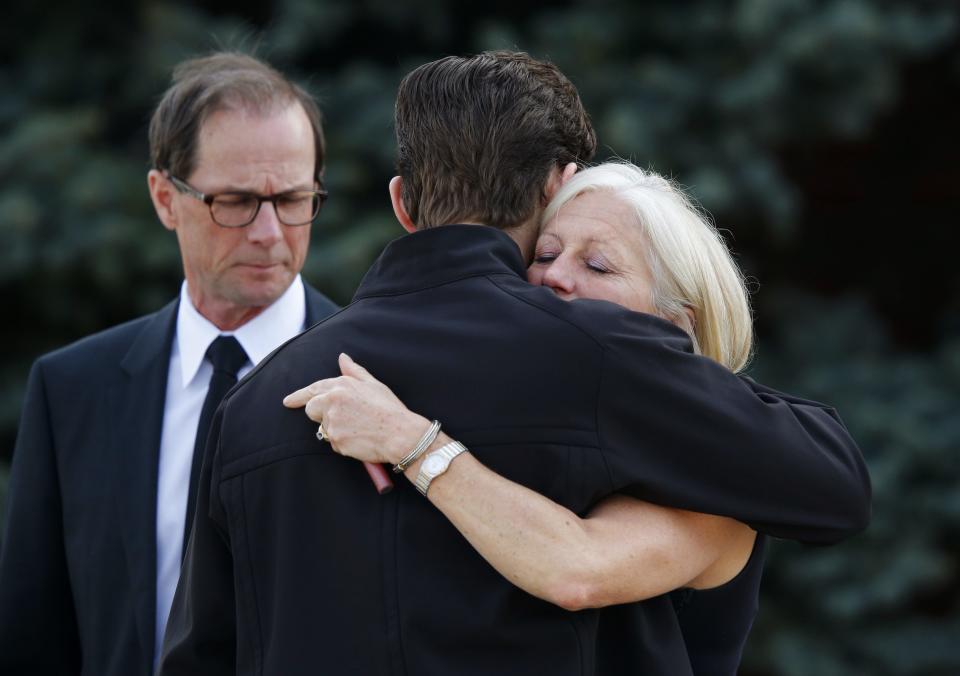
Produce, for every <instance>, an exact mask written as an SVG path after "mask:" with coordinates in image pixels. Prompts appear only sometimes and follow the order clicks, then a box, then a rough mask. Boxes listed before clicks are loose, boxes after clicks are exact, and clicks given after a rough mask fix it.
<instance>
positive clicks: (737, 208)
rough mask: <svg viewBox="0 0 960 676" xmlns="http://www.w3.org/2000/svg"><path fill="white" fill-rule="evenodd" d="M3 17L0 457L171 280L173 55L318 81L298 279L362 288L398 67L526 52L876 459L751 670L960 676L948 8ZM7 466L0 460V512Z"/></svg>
mask: <svg viewBox="0 0 960 676" xmlns="http://www.w3.org/2000/svg"><path fill="white" fill-rule="evenodd" d="M5 13H6V15H7V16H6V20H5V22H4V26H3V27H2V28H0V55H2V56H3V57H4V58H2V59H0V64H4V65H2V66H0V87H2V90H3V92H4V94H3V97H0V179H2V180H0V238H2V239H0V243H2V245H0V288H2V291H3V298H4V301H5V302H6V303H7V305H8V308H10V309H11V313H10V315H11V316H12V319H11V320H10V321H8V322H6V323H5V328H4V331H3V335H2V338H3V348H4V349H3V354H4V359H3V361H2V363H0V455H6V456H7V457H9V453H10V451H11V450H12V447H13V441H14V437H15V433H16V425H17V417H18V415H19V409H20V402H21V399H22V395H23V388H24V385H25V382H26V375H27V371H28V369H29V365H30V363H31V361H32V360H33V359H35V358H36V357H37V356H39V355H40V354H42V353H43V352H45V351H48V350H50V349H53V348H55V347H57V346H61V345H64V344H66V343H68V342H70V341H72V340H75V339H77V338H79V337H81V336H83V335H86V334H89V333H91V332H94V331H96V330H99V329H102V328H105V327H107V326H110V325H112V324H116V323H118V322H121V321H124V320H127V319H130V318H133V317H135V316H138V315H141V314H143V313H145V312H149V311H152V310H154V309H157V308H158V307H160V306H161V305H162V304H164V303H165V302H166V301H167V300H168V299H170V298H171V297H173V296H174V295H175V294H176V292H177V288H178V285H179V282H180V278H181V273H180V268H179V254H178V252H177V248H176V242H175V240H174V238H173V236H172V235H171V234H170V233H168V232H166V231H165V230H164V229H163V228H162V227H161V226H160V224H159V223H158V222H157V220H156V217H155V216H154V214H153V211H152V207H151V205H150V202H149V199H148V195H147V190H146V171H147V169H148V154H147V146H146V126H147V121H148V119H149V116H150V113H151V109H152V106H153V105H154V103H155V102H156V100H157V98H158V97H159V95H160V93H161V92H162V91H163V89H164V88H165V87H166V84H167V82H168V79H169V76H170V71H171V68H172V66H173V65H174V64H175V63H176V62H177V61H179V60H181V59H183V58H186V57H188V56H192V55H195V54H198V53H204V52H207V51H210V50H212V49H216V48H242V49H245V50H248V51H249V50H254V51H256V53H258V54H259V55H260V56H262V57H265V58H266V59H268V60H269V61H271V62H272V63H274V65H276V66H278V67H279V68H281V69H282V70H284V71H286V72H288V73H290V74H292V75H294V76H295V77H297V78H298V79H300V80H301V81H302V82H304V83H305V84H306V85H307V86H308V88H310V89H311V90H312V91H314V92H315V93H317V94H318V95H319V97H320V99H321V102H322V107H323V109H324V113H325V116H326V128H327V136H328V141H329V162H328V168H327V183H328V187H329V189H330V192H331V199H330V201H329V203H328V205H327V206H326V207H325V209H324V212H323V214H322V216H321V218H320V220H319V222H318V223H317V224H316V225H315V226H314V237H313V244H312V248H311V253H310V257H309V259H308V263H307V267H306V269H305V276H306V278H307V279H308V280H310V281H311V282H312V283H313V284H315V285H316V286H318V287H319V288H321V289H323V290H324V291H326V292H327V293H329V294H330V295H332V296H333V297H334V298H336V299H337V300H339V301H341V302H347V301H348V300H349V298H350V296H351V294H352V291H353V289H354V288H355V287H356V285H357V283H358V282H359V280H360V278H361V276H362V274H363V272H364V270H365V269H366V267H367V266H368V265H369V263H370V262H371V260H372V259H373V257H374V256H375V255H376V254H377V253H378V252H379V250H380V249H381V248H382V246H383V244H384V243H386V242H387V241H389V240H390V239H391V238H393V237H395V236H398V235H399V234H400V230H399V227H398V226H397V225H396V223H395V222H394V220H393V217H392V214H391V212H390V209H389V204H388V200H387V194H386V185H387V181H388V180H389V178H390V176H391V175H392V164H393V155H394V140H393V136H392V129H391V118H392V106H393V98H394V94H395V91H396V86H397V84H398V83H399V81H400V78H401V77H402V76H403V74H404V73H406V72H407V71H409V70H410V69H411V68H413V67H415V66H417V65H419V64H420V63H423V62H425V61H428V60H431V59H434V58H438V57H440V56H443V55H446V54H451V53H469V52H476V51H480V50H484V49H493V48H520V49H524V50H527V51H530V52H531V53H533V54H534V55H536V56H540V57H548V58H551V59H552V60H554V61H555V62H556V63H557V64H558V65H559V66H560V67H561V69H563V70H564V72H566V73H567V74H568V75H569V76H570V77H571V79H572V80H573V81H574V82H575V83H576V84H577V86H578V87H579V89H580V92H581V94H582V96H583V99H584V101H585V103H586V105H587V107H588V109H589V110H590V111H591V114H592V116H593V119H594V121H595V123H596V126H597V129H598V132H599V136H600V141H601V148H602V150H601V152H600V153H599V155H598V159H606V158H607V157H609V156H613V155H616V156H620V157H627V158H630V159H632V160H634V161H635V162H637V163H639V164H641V165H644V166H647V165H649V166H651V167H653V168H655V169H656V170H658V171H660V172H662V173H666V174H669V175H672V176H675V177H676V178H677V179H678V180H680V181H681V182H682V183H683V184H685V185H686V186H688V187H689V189H690V191H691V193H692V194H694V195H695V196H696V197H698V198H699V199H700V200H701V201H702V202H703V203H704V205H705V206H706V207H707V209H708V210H710V211H711V212H712V214H713V215H714V217H715V219H716V221H717V223H718V225H719V226H720V227H721V229H723V230H724V231H725V233H726V234H727V235H728V237H729V238H730V240H731V243H732V245H733V248H734V249H735V250H736V252H737V254H738V255H739V257H740V260H741V263H742V265H743V266H744V268H745V271H746V272H747V274H748V275H750V276H751V279H752V286H753V287H754V288H755V291H756V294H755V301H756V305H757V312H756V316H757V325H758V331H759V334H760V338H761V340H760V346H759V351H758V354H759V356H758V359H757V362H756V364H755V366H754V369H753V374H754V375H756V376H757V377H758V378H760V379H761V380H764V381H765V382H768V383H769V384H771V385H773V386H775V387H780V388H782V389H786V390H789V391H793V392H796V393H798V394H802V395H805V396H809V397H812V398H816V399H821V400H824V401H829V402H831V403H833V404H835V405H836V406H837V408H838V409H839V410H840V412H841V414H842V416H843V417H844V419H845V421H846V422H847V424H848V425H849V427H850V428H851V430H853V432H854V434H855V436H856V437H857V439H858V440H859V441H860V443H861V445H862V447H863V449H864V452H865V454H866V456H867V459H868V462H869V464H870V467H871V472H872V475H873V479H874V487H875V506H874V510H875V516H874V521H873V524H872V525H871V527H870V529H869V530H868V531H867V532H866V533H865V534H863V535H862V536H859V537H858V538H856V539H854V540H853V541H851V542H850V543H848V544H845V545H843V546H839V547H835V548H831V549H823V550H820V549H806V548H802V547H800V546H797V545H791V544H779V545H777V546H774V547H773V550H772V553H771V557H770V564H769V566H768V568H767V576H766V581H765V591H764V601H763V604H762V607H761V615H760V619H759V621H758V625H757V627H756V630H755V634H754V637H753V638H752V640H751V642H750V643H749V645H748V653H747V656H746V660H745V665H744V669H743V673H744V674H752V675H753V676H758V675H760V674H765V675H772V674H779V675H782V676H794V675H799V674H818V675H825V676H829V675H832V674H896V675H900V674H955V673H960V646H958V645H957V641H956V640H955V639H956V637H957V636H960V600H958V597H960V572H958V571H960V565H958V564H960V561H958V559H960V551H958V549H960V548H958V545H957V542H958V541H960V540H958V538H957V535H958V533H957V530H958V524H960V519H958V516H960V490H958V487H960V455H958V450H960V417H958V416H957V415H956V413H955V412H956V411H957V410H958V409H960V387H958V383H960V319H958V317H960V279H958V276H957V275H956V272H955V263H954V262H953V256H952V248H951V247H950V246H949V243H950V240H949V235H947V234H944V233H949V232H951V231H952V230H953V229H955V222H956V216H955V209H954V208H953V205H955V203H956V197H955V194H956V188H955V186H956V185H957V182H958V180H960V174H958V170H957V169H956V168H955V165H956V162H955V158H954V157H953V156H952V154H951V152H952V150H951V149H953V150H955V149H956V148H957V147H960V144H958V141H960V136H958V132H957V125H956V124H955V122H954V121H953V118H954V117H955V115H956V113H955V110H956V104H957V103H958V102H960V101H958V99H960V49H958V46H960V41H958V14H960V9H958V7H957V6H956V5H955V3H953V2H949V1H947V0H943V1H939V2H938V1H930V0H928V1H926V2H913V1H911V0H887V1H880V0H877V1H874V2H871V1H869V0H734V1H726V0H725V1H721V0H697V1H693V2H688V3H675V2H668V1H667V0H656V1H651V2H644V3H635V2H630V1H629V0H595V1H593V2H588V1H587V0H580V1H567V2H557V3H550V4H549V6H548V5H546V4H545V3H534V2H517V1H514V2H509V3H507V2H492V3H484V4H483V5H482V6H479V5H477V6H475V5H473V4H467V3H441V2H439V1H438V0H410V1H408V2H405V3H397V2H391V1H389V0H362V1H357V2H345V1H344V2H332V1H322V0H276V1H275V2H273V3H253V2H246V3H244V2H240V3H232V4H227V3H208V4H207V5H206V6H205V8H203V9H201V8H200V7H198V6H196V5H192V4H188V3H183V2H182V3H172V2H159V1H156V0H154V1H146V0H140V1H133V2H129V3H125V4H122V5H119V4H118V5H99V6H88V5H83V6H81V5H80V4H78V3H70V2H65V1H64V0H53V1H51V2H45V3H42V4H41V3H36V4H33V5H28V4H26V3H20V4H18V5H16V6H13V7H10V8H7V9H6V10H5ZM756 280H760V282H761V283H762V284H758V283H757V282H756ZM801 290H802V291H801ZM6 477H7V473H6V468H5V467H4V464H3V462H0V504H2V496H3V494H4V493H5V484H6ZM0 509H2V507H0ZM2 518H3V512H2V511H0V523H2Z"/></svg>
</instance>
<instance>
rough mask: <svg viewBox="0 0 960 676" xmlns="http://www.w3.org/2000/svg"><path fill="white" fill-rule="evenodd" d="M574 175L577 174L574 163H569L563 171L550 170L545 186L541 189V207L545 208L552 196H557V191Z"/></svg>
mask: <svg viewBox="0 0 960 676" xmlns="http://www.w3.org/2000/svg"><path fill="white" fill-rule="evenodd" d="M575 173H577V163H576V162H569V163H568V164H567V165H566V166H564V168H563V169H551V170H550V175H549V176H548V177H547V184H546V185H545V186H544V187H543V199H542V202H543V204H542V205H541V206H547V204H548V203H549V202H550V200H552V199H553V196H554V195H556V194H557V191H558V190H560V188H561V187H563V184H564V183H566V182H567V181H569V180H570V179H571V178H573V175H574V174H575Z"/></svg>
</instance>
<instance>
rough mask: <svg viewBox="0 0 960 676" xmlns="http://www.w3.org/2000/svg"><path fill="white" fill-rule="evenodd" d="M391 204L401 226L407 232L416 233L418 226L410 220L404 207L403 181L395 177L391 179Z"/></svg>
mask: <svg viewBox="0 0 960 676" xmlns="http://www.w3.org/2000/svg"><path fill="white" fill-rule="evenodd" d="M390 203H391V204H392V205H393V213H394V215H395V216H396V217H397V220H398V221H400V225H402V226H403V229H404V230H406V231H407V232H416V230H417V225H416V223H414V222H413V221H412V220H411V219H410V214H408V213H407V208H406V207H405V206H403V179H402V178H400V177H399V176H394V177H393V178H391V179H390Z"/></svg>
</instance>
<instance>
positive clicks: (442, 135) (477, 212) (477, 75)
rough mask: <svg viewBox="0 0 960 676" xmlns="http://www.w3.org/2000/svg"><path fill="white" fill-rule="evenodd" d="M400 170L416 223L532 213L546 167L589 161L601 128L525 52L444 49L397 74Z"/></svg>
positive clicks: (570, 89) (569, 89) (551, 69)
mask: <svg viewBox="0 0 960 676" xmlns="http://www.w3.org/2000/svg"><path fill="white" fill-rule="evenodd" d="M396 132H397V148H398V158H397V172H398V173H399V175H400V177H401V179H402V198H403V205H404V207H405V208H406V209H407V212H408V214H409V215H410V218H411V220H412V221H413V222H414V223H415V224H416V225H417V226H418V227H420V228H429V227H433V226H437V225H446V224H450V223H458V222H464V221H467V222H475V223H482V224H484V225H491V226H494V227H498V228H507V227H511V226H515V225H520V224H521V223H524V222H526V221H528V220H529V219H530V218H531V217H533V216H535V215H536V211H537V209H538V208H539V206H540V201H541V197H542V194H543V188H544V186H545V184H546V181H547V178H548V176H549V173H550V170H551V169H552V168H554V167H561V168H562V167H563V166H564V165H566V164H567V163H569V162H581V163H582V162H588V161H589V160H590V159H591V158H592V157H593V154H594V152H596V148H597V137H596V134H595V133H594V131H593V127H592V126H591V124H590V120H589V118H588V117H587V113H586V111H585V110H584V109H583V104H582V103H581V102H580V97H579V95H578V94H577V90H576V88H575V87H574V86H573V84H572V83H571V82H570V80H568V79H567V78H566V76H564V75H563V73H561V72H560V71H559V70H558V69H557V67H556V66H554V65H553V64H552V63H549V62H547V61H538V60H537V59H534V58H532V57H530V56H529V55H527V54H525V53H523V52H484V53H483V54H479V55H476V56H471V57H456V56H450V57H446V58H443V59H440V60H439V61H433V62H431V63H427V64H424V65H423V66H420V67H419V68H417V69H416V70H414V71H413V72H411V73H410V74H408V75H407V76H406V77H405V78H404V79H403V81H402V82H401V83H400V90H399V92H398V93H397V106H396Z"/></svg>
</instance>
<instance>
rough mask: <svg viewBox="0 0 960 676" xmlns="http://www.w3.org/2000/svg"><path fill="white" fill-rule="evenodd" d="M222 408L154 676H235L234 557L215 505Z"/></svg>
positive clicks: (213, 427)
mask: <svg viewBox="0 0 960 676" xmlns="http://www.w3.org/2000/svg"><path fill="white" fill-rule="evenodd" d="M222 420H223V406H222V405H221V407H220V408H219V409H218V410H217V413H216V414H215V415H214V418H213V422H212V423H211V425H210V438H209V439H208V441H207V446H206V449H205V451H204V458H203V464H202V469H201V472H200V482H199V484H198V487H197V505H196V510H195V511H194V514H195V516H194V521H193V527H192V529H191V533H190V538H189V541H188V544H187V551H186V555H185V556H184V560H183V566H182V568H181V570H180V580H179V582H178V583H177V590H176V592H175V593H174V596H173V605H172V607H171V609H170V617H169V619H168V620H167V628H166V633H165V635H164V639H163V649H162V656H161V660H160V668H159V671H158V676H175V675H180V674H182V675H184V676H193V675H195V674H205V675H209V676H216V675H218V674H224V675H226V674H235V673H236V651H237V648H236V645H237V642H236V626H237V623H236V599H235V596H234V576H233V556H232V554H231V551H230V540H229V534H228V529H227V528H226V526H225V519H224V513H223V510H222V508H221V504H220V502H219V500H218V499H217V492H216V489H217V485H218V483H219V481H218V472H217V470H216V467H217V464H218V462H219V440H220V429H221V424H222Z"/></svg>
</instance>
